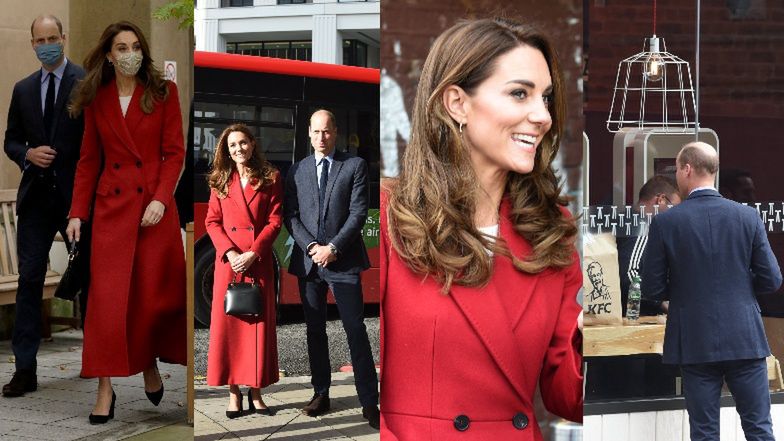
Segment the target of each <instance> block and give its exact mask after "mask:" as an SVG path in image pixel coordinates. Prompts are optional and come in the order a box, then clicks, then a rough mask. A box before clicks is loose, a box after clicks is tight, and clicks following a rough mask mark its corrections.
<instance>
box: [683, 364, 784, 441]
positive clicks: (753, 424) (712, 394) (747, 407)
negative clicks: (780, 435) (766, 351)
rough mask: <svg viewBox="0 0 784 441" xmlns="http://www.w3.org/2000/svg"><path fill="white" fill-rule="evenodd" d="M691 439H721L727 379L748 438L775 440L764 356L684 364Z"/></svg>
mask: <svg viewBox="0 0 784 441" xmlns="http://www.w3.org/2000/svg"><path fill="white" fill-rule="evenodd" d="M681 372H682V374H683V394H684V397H685V398H686V408H687V409H688V411H689V422H690V430H691V440H692V441H708V440H711V441H713V440H718V439H719V398H720V396H721V387H722V384H723V383H724V381H725V380H726V382H727V386H728V387H729V389H730V392H732V396H733V398H734V399H735V403H736V405H737V410H738V414H739V415H740V423H741V426H743V432H744V433H745V434H746V440H747V441H773V440H774V438H773V427H772V424H771V419H770V395H769V393H768V369H767V365H766V363H765V359H764V358H759V359H754V360H731V361H720V362H715V363H701V364H684V365H681Z"/></svg>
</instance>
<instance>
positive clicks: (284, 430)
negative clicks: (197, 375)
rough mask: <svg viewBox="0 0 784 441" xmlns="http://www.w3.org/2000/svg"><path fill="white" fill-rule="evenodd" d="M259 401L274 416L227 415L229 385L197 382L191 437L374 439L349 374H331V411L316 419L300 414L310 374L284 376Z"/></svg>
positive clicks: (210, 440) (207, 440) (199, 440)
mask: <svg viewBox="0 0 784 441" xmlns="http://www.w3.org/2000/svg"><path fill="white" fill-rule="evenodd" d="M242 394H243V400H244V402H243V404H244V406H243V408H244V409H247V404H248V402H247V397H246V395H247V388H243V389H242ZM262 394H263V398H264V403H265V404H266V405H267V406H270V407H272V408H273V410H275V411H276V412H277V413H276V415H275V416H272V417H269V416H266V415H255V414H246V415H244V416H242V417H239V418H236V419H233V420H230V419H228V418H226V405H227V403H228V399H229V390H228V387H226V386H223V387H211V386H207V384H206V382H205V381H204V380H203V379H200V380H197V382H196V412H195V414H194V419H195V421H194V426H195V432H194V435H195V436H194V441H216V440H239V439H241V440H284V441H316V440H330V441H337V440H356V441H378V439H379V434H378V431H377V430H375V429H373V428H371V427H370V426H369V425H368V424H367V420H366V419H364V418H363V417H362V408H361V407H360V405H359V401H358V400H357V393H356V390H355V389H354V375H353V374H352V373H344V372H337V373H333V374H332V387H331V388H330V390H329V395H330V404H331V407H332V410H330V411H329V412H328V413H327V414H325V415H322V416H320V417H317V418H311V417H309V416H306V415H303V414H301V413H300V409H301V408H302V407H304V406H305V405H306V404H308V401H309V400H310V398H311V397H312V396H313V388H312V386H311V385H310V377H283V378H281V379H280V381H279V382H278V383H276V384H274V385H272V386H269V387H266V388H264V389H262Z"/></svg>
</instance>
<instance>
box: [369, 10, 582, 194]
mask: <svg viewBox="0 0 784 441" xmlns="http://www.w3.org/2000/svg"><path fill="white" fill-rule="evenodd" d="M502 5H505V6H502ZM493 15H504V16H507V17H512V18H517V19H518V20H521V21H525V22H528V23H534V24H537V25H539V27H541V28H542V29H544V30H545V31H546V32H547V33H548V34H549V35H550V36H551V37H552V39H553V41H554V42H555V43H556V46H557V50H558V52H559V56H560V61H561V66H562V68H563V71H564V76H565V79H566V84H567V85H568V88H569V89H568V90H569V95H568V100H569V106H568V108H569V120H568V123H567V132H568V133H567V135H566V140H565V143H564V145H563V146H562V154H563V165H564V168H565V169H567V173H569V174H570V176H569V179H570V183H572V186H574V185H576V182H578V181H579V168H578V167H579V166H580V164H581V161H582V139H581V136H582V130H583V120H582V114H581V108H582V93H581V91H580V90H579V89H578V84H577V82H578V79H579V78H580V77H581V72H582V67H581V50H582V30H583V28H582V16H583V12H582V5H581V4H580V2H579V0H554V1H550V2H547V3H546V4H542V2H541V1H537V0H525V1H516V2H514V4H513V5H511V6H510V5H507V4H506V3H503V2H499V1H495V0H494V1H487V0H461V1H454V0H401V1H391V0H389V1H383V2H382V4H381V32H382V38H381V66H382V68H383V69H386V71H387V73H388V74H389V75H390V76H391V77H392V78H394V80H395V81H396V82H397V83H398V85H399V86H400V87H401V89H402V90H403V96H404V100H405V105H406V108H407V109H408V110H409V115H410V109H411V105H412V104H413V101H414V94H415V92H416V85H417V82H418V80H419V74H420V72H421V68H422V64H423V63H424V61H425V58H426V57H427V53H428V51H429V49H430V45H431V44H432V43H433V41H434V40H435V38H436V37H437V36H438V35H439V34H441V32H443V31H444V30H446V29H447V28H449V27H450V26H452V25H453V24H454V23H455V21H456V20H458V19H460V18H464V17H471V18H484V17H490V16H493ZM395 48H398V50H399V54H396V53H395ZM382 124H383V122H382ZM400 141H401V142H400V143H399V144H398V147H399V150H400V152H401V153H402V150H403V149H404V148H405V145H404V144H403V142H402V140H400Z"/></svg>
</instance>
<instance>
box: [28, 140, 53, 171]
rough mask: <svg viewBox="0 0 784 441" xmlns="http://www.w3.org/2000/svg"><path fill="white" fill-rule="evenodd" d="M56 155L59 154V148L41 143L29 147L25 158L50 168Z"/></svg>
mask: <svg viewBox="0 0 784 441" xmlns="http://www.w3.org/2000/svg"><path fill="white" fill-rule="evenodd" d="M55 156H57V150H55V149H53V148H51V147H49V146H48V145H41V146H38V147H33V148H30V149H27V153H26V154H25V159H26V160H27V161H29V162H30V163H32V164H33V165H36V166H38V167H41V168H48V167H49V166H50V165H52V161H54V157H55Z"/></svg>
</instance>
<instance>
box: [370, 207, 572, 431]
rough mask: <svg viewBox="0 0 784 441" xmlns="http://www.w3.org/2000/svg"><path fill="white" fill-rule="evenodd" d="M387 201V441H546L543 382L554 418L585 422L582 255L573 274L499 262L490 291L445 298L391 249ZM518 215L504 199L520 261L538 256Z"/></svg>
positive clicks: (503, 231)
mask: <svg viewBox="0 0 784 441" xmlns="http://www.w3.org/2000/svg"><path fill="white" fill-rule="evenodd" d="M383 199H384V198H382V207H381V213H382V225H381V230H382V236H381V296H382V300H381V301H382V310H381V314H382V329H381V339H382V348H381V369H382V371H381V417H382V419H381V439H382V440H383V441H386V440H401V441H427V440H434V441H450V440H468V439H470V440H472V441H481V440H488V441H499V440H504V441H507V440H541V439H542V435H541V433H540V431H539V426H538V425H537V422H536V420H535V416H534V408H533V399H534V391H535V389H536V385H537V383H539V385H540V388H541V392H542V398H543V400H544V403H545V405H546V407H547V408H548V409H549V410H550V411H551V412H553V413H556V414H558V415H561V416H563V417H566V418H568V419H570V420H573V421H582V413H583V406H582V404H583V399H582V395H583V394H582V374H581V363H582V356H581V355H580V349H581V346H582V337H581V333H580V332H579V330H578V329H577V316H578V314H579V313H580V309H581V308H580V306H579V305H578V304H577V301H576V295H577V291H578V289H579V288H580V286H582V273H581V271H580V265H579V261H578V260H577V255H576V253H575V262H574V264H573V265H572V266H570V267H569V268H566V269H563V270H553V269H548V270H545V271H544V272H542V273H541V274H537V275H530V274H525V273H522V272H520V271H518V270H516V269H515V268H514V267H513V266H512V262H511V260H510V259H509V258H507V257H500V256H496V258H495V260H494V263H493V264H494V271H493V276H492V278H491V280H490V282H489V283H488V284H487V286H485V287H483V288H467V287H463V286H458V285H453V286H452V289H451V291H450V292H449V294H448V295H443V294H441V293H440V289H441V286H440V285H439V284H438V283H437V282H436V281H435V280H434V279H433V278H432V277H428V278H423V277H422V276H421V275H418V274H414V273H413V272H412V271H411V270H409V268H408V267H407V266H406V265H405V263H403V261H402V260H401V258H400V257H399V256H398V254H397V253H396V252H395V250H394V248H393V247H392V246H391V245H390V243H389V238H388V237H387V235H386V232H387V229H386V228H387V226H386V225H387V223H386V216H385V213H386V206H385V203H384V200H383ZM509 212H510V204H509V203H508V200H507V199H504V202H503V203H502V206H501V225H500V236H501V237H502V238H504V240H506V242H507V244H508V246H509V248H510V249H511V251H512V253H513V254H514V255H516V256H525V255H528V254H530V252H531V247H530V245H529V244H528V243H527V241H526V240H524V239H523V238H522V237H521V236H520V235H518V234H517V233H516V232H515V231H514V230H513V226H512V224H511V222H510V221H509V220H508V216H509ZM515 422H516V423H517V424H518V426H519V427H523V426H525V427H524V428H517V427H515V424H514V423H515ZM458 427H460V428H462V429H465V430H464V431H459V430H458V429H457V428H458Z"/></svg>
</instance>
